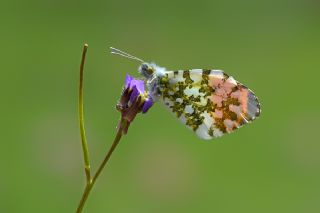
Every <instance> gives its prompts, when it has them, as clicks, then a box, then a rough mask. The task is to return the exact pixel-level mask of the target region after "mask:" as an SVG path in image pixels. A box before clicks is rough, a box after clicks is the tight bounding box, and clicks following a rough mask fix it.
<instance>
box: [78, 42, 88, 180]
mask: <svg viewBox="0 0 320 213" xmlns="http://www.w3.org/2000/svg"><path fill="white" fill-rule="evenodd" d="M87 49H88V44H84V45H83V50H82V58H81V64H80V83H79V104H78V107H79V124H80V135H81V145H82V151H83V160H84V170H85V174H86V180H87V184H88V183H90V182H91V172H90V160H89V150H88V143H87V138H86V132H85V128H84V116H83V114H84V113H83V71H84V63H85V59H86V53H87Z"/></svg>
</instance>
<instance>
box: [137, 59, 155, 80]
mask: <svg viewBox="0 0 320 213" xmlns="http://www.w3.org/2000/svg"><path fill="white" fill-rule="evenodd" d="M155 71H156V67H155V66H153V64H149V63H142V64H141V65H140V67H139V73H140V74H141V75H142V76H143V77H145V78H146V79H149V78H151V77H152V76H153V75H154V73H155Z"/></svg>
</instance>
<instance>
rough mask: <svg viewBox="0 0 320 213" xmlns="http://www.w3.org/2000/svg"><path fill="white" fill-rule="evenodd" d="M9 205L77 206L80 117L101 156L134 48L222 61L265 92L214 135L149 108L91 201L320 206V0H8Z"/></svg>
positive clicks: (132, 206) (118, 205)
mask: <svg viewBox="0 0 320 213" xmlns="http://www.w3.org/2000/svg"><path fill="white" fill-rule="evenodd" d="M0 20H1V21H0V22H1V33H0V39H1V51H0V58H1V60H0V61H1V71H0V72H1V77H0V82H1V83H0V89H1V105H0V109H1V122H0V125H1V126H0V127H1V148H0V154H1V155H0V156H1V157H0V166H1V172H0V212H74V211H75V208H76V206H77V204H78V201H79V199H80V196H81V193H82V190H83V187H84V180H85V178H84V172H83V166H82V153H81V145H80V137H79V130H78V123H77V122H78V120H77V86H78V67H79V62H80V56H81V50H82V45H83V43H84V42H88V44H89V50H88V55H87V64H86V70H85V72H86V73H85V120H86V128H87V136H88V140H89V146H90V154H91V160H92V167H93V168H94V169H95V168H97V166H98V163H99V162H100V161H101V160H102V158H103V156H104V154H105V152H106V150H107V149H108V147H109V146H110V144H111V141H112V140H113V137H114V136H115V127H116V124H117V121H118V119H119V114H118V113H117V112H116V110H115V104H116V102H117V100H118V98H119V95H120V93H121V88H122V85H123V81H124V77H125V74H126V73H130V74H131V75H135V76H137V77H138V76H139V75H138V73H137V67H138V64H137V63H136V62H135V61H131V60H127V59H124V58H121V57H116V56H112V55H110V54H109V53H108V52H109V50H108V47H109V46H114V47H117V48H120V49H123V50H125V51H128V52H130V53H132V54H135V55H137V56H138V57H141V58H143V59H144V60H146V61H154V62H157V63H158V64H160V65H161V66H164V67H167V68H168V69H170V70H176V69H187V68H216V69H223V70H225V71H226V72H227V73H228V74H230V75H233V76H234V77H235V78H236V79H238V80H239V81H241V82H243V83H244V84H246V85H248V86H249V87H250V88H251V89H253V90H254V91H255V93H256V94H257V96H258V97H259V99H260V101H261V103H262V115H261V118H260V119H258V120H257V121H256V122H254V123H253V124H251V125H248V126H246V127H244V128H242V129H241V130H240V131H237V132H236V133H234V134H231V135H228V136H224V137H223V138H220V139H218V140H215V141H212V142H206V141H202V140H200V139H198V138H197V137H196V136H195V135H194V134H193V133H192V132H191V131H189V130H187V129H186V128H185V127H184V126H183V125H181V124H180V123H179V122H178V121H177V120H176V118H175V117H174V116H172V115H171V114H170V113H169V111H168V110H166V109H165V108H164V107H163V106H161V105H160V104H157V105H155V106H154V107H153V108H152V109H151V110H150V111H149V113H147V114H146V115H143V116H142V115H139V116H138V117H137V119H136V120H135V122H134V123H133V125H132V126H131V128H130V130H129V134H128V135H127V136H126V137H124V138H123V140H122V141H121V143H120V145H119V147H118V148H117V150H116V152H115V153H114V155H113V156H112V158H111V161H110V164H109V165H108V168H107V169H106V170H105V171H104V172H103V174H102V176H101V177H100V178H99V179H98V181H97V183H96V186H95V188H94V191H93V193H92V194H91V196H90V197H89V200H88V202H87V204H86V206H85V209H84V210H85V211H84V212H137V213H138V212H139V213H140V212H155V213H160V212H161V213H162V212H170V213H171V212H218V213H224V212H228V213H229V212H230V213H233V212H246V213H248V212H268V213H269V212H281V213H283V212H290V213H293V212H294V213H295V212H304V213H305V212H307V213H313V212H320V183H319V178H320V144H319V141H320V140H319V136H318V134H317V133H318V132H319V120H320V112H319V104H320V96H319V94H318V93H319V83H318V82H319V79H318V78H319V77H320V72H319V68H320V58H319V56H320V39H319V38H320V3H319V1H316V0H291V1H290V0H280V1H276V0H270V1H253V0H243V1H228V0H227V1H209V0H208V1H204V0H198V1H169V0H162V1H123V0H122V1H99V0H95V1H84V0H81V1H79V0H77V1H76V0H69V1H65V0H64V1H63V0H42V1H40V0H30V1H4V0H2V1H1V9H0Z"/></svg>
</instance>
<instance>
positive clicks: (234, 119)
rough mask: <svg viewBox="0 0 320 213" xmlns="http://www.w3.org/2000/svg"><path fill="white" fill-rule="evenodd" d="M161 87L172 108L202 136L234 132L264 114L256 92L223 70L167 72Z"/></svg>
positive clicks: (215, 135)
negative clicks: (261, 113) (261, 111)
mask: <svg viewBox="0 0 320 213" xmlns="http://www.w3.org/2000/svg"><path fill="white" fill-rule="evenodd" d="M159 90H160V93H161V97H162V98H161V99H162V101H163V103H164V104H165V105H166V106H167V107H168V108H169V109H170V111H172V112H173V113H174V114H175V115H176V116H177V117H178V118H179V119H180V121H181V122H182V123H183V124H185V125H186V126H188V127H189V128H190V129H192V130H193V131H194V132H195V133H196V134H197V135H198V136H199V137H200V138H202V139H212V138H216V137H220V136H222V135H224V134H225V133H230V132H232V131H234V130H235V129H238V128H239V127H241V126H242V125H243V124H246V123H248V122H250V121H252V120H254V119H255V118H256V117H258V116H259V114H260V103H259V101H258V99H257V98H256V96H255V95H254V93H253V92H252V91H251V90H249V89H248V88H247V87H246V86H244V85H243V84H241V83H239V82H237V81H236V80H234V78H233V77H231V76H230V77H229V76H228V75H227V74H225V73H224V72H222V71H220V70H203V69H192V70H179V71H166V73H165V74H164V75H163V76H162V77H159Z"/></svg>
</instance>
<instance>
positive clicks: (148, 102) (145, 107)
mask: <svg viewBox="0 0 320 213" xmlns="http://www.w3.org/2000/svg"><path fill="white" fill-rule="evenodd" d="M152 105H153V100H152V98H151V97H149V98H147V99H146V100H145V101H144V104H143V107H142V113H146V112H147V111H148V110H149V109H150V107H151V106H152Z"/></svg>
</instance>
